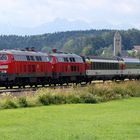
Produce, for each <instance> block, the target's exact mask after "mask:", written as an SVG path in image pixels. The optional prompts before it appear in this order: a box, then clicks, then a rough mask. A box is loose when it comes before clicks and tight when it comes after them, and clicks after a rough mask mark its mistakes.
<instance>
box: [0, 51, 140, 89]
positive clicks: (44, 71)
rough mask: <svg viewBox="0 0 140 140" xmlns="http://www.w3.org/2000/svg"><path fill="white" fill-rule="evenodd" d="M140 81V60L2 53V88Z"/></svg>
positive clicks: (40, 53) (58, 54)
mask: <svg viewBox="0 0 140 140" xmlns="http://www.w3.org/2000/svg"><path fill="white" fill-rule="evenodd" d="M126 78H127V79H140V59H139V58H123V57H112V58H102V57H94V56H80V55H77V54H74V53H63V52H58V51H56V50H55V51H53V52H52V53H49V54H48V53H44V52H37V51H34V50H16V49H15V50H14V49H13V50H10V49H9V50H0V86H1V87H6V88H12V87H13V86H18V87H19V88H20V87H25V86H26V85H30V86H31V87H32V86H37V85H42V86H44V85H46V84H48V85H52V84H54V85H55V84H60V85H63V84H69V83H76V84H78V83H82V82H86V83H88V82H89V83H90V82H91V81H93V80H124V79H126Z"/></svg>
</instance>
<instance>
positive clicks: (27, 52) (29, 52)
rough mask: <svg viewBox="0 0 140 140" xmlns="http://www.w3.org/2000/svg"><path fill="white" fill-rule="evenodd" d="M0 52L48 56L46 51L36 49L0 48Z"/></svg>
mask: <svg viewBox="0 0 140 140" xmlns="http://www.w3.org/2000/svg"><path fill="white" fill-rule="evenodd" d="M0 54H13V55H32V56H48V54H47V53H43V52H36V51H27V50H25V51H22V50H0Z"/></svg>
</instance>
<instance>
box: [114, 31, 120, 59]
mask: <svg viewBox="0 0 140 140" xmlns="http://www.w3.org/2000/svg"><path fill="white" fill-rule="evenodd" d="M121 48H122V38H121V35H120V33H119V32H118V31H116V33H115V35H114V56H121Z"/></svg>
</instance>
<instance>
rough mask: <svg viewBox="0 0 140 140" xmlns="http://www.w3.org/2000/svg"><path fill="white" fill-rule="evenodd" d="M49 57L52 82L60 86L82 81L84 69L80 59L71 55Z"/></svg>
mask: <svg viewBox="0 0 140 140" xmlns="http://www.w3.org/2000/svg"><path fill="white" fill-rule="evenodd" d="M50 56H51V63H52V71H53V79H54V82H56V83H59V84H61V83H69V82H75V83H77V82H82V81H84V79H85V73H86V68H85V62H84V60H83V59H82V57H80V56H79V55H76V54H71V53H53V54H51V55H50Z"/></svg>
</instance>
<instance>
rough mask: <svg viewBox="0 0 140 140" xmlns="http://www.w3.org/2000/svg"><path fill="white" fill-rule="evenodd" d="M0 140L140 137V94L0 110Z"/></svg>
mask: <svg viewBox="0 0 140 140" xmlns="http://www.w3.org/2000/svg"><path fill="white" fill-rule="evenodd" d="M0 118H1V119H0V139H1V140H25V139H27V140H139V138H140V98H130V99H124V100H118V101H111V102H106V103H101V104H67V105H57V106H56V105H53V106H41V107H35V108H22V109H10V110H9V109H8V110H1V111H0Z"/></svg>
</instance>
